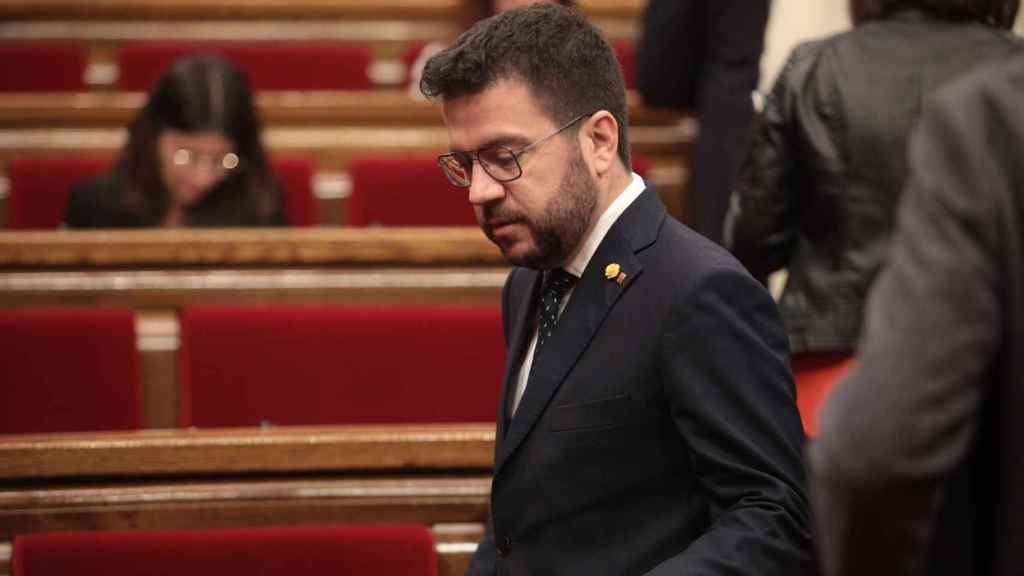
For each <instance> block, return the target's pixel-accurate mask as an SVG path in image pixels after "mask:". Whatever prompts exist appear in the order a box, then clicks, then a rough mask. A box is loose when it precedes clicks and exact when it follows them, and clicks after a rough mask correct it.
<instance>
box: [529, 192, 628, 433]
mask: <svg viewBox="0 0 1024 576" xmlns="http://www.w3.org/2000/svg"><path fill="white" fill-rule="evenodd" d="M646 188H647V185H646V184H645V183H644V180H643V178H641V177H640V176H638V175H637V174H635V173H634V174H633V179H632V181H631V182H630V183H629V186H627V187H626V189H625V190H624V191H623V192H622V194H619V196H618V198H616V199H615V200H614V201H613V202H612V203H611V204H610V205H609V206H608V208H607V209H605V211H604V213H603V214H601V217H600V218H598V219H597V222H596V223H595V224H594V226H593V228H591V229H590V232H589V233H587V235H586V237H584V239H583V242H580V245H579V247H578V248H577V249H576V252H575V254H574V255H573V256H571V257H570V258H569V261H568V262H567V263H565V264H564V265H563V266H562V267H563V268H564V269H565V271H566V272H568V273H570V274H572V275H573V276H575V277H576V278H577V279H579V278H580V277H581V276H583V271H584V270H585V269H586V268H587V264H589V263H590V259H591V258H592V257H593V256H594V252H597V247H598V246H600V245H601V241H602V240H604V237H605V235H607V234H608V230H610V229H611V227H612V224H615V221H616V220H618V219H619V216H621V215H622V213H623V212H625V211H626V208H628V207H629V205H630V204H632V203H633V201H634V200H636V199H637V198H639V197H640V194H641V193H643V191H644V190H645V189H646ZM572 293H573V290H572V289H570V290H569V291H568V292H567V293H566V294H565V296H563V297H562V301H561V302H559V304H558V313H559V314H561V313H562V311H563V310H565V305H566V304H567V303H568V302H569V298H571V297H572ZM536 349H537V330H536V329H534V331H533V336H532V337H531V338H530V346H529V347H528V348H527V349H526V355H525V356H523V363H522V364H521V365H520V366H519V373H518V374H516V377H515V383H516V391H515V396H513V398H512V410H511V411H510V412H509V414H513V415H514V414H515V412H516V408H518V407H519V401H520V400H521V399H522V398H523V393H524V392H525V391H526V381H527V379H528V378H529V377H530V367H531V366H533V354H534V352H535V351H536Z"/></svg>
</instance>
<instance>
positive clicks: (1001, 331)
mask: <svg viewBox="0 0 1024 576" xmlns="http://www.w3.org/2000/svg"><path fill="white" fill-rule="evenodd" d="M1021 101H1024V57H1022V58H1018V59H1016V60H1015V61H1014V62H1013V63H1012V64H1010V65H1007V66H1000V67H994V68H992V69H990V70H986V71H984V72H982V73H980V74H978V75H972V76H971V77H970V78H967V79H964V80H963V81H961V82H957V83H956V84H955V85H954V86H951V87H950V88H949V89H948V90H945V91H943V92H942V94H941V95H940V96H939V97H937V98H936V99H935V100H934V101H933V102H932V103H931V104H930V105H929V108H928V110H927V111H926V113H925V115H924V118H923V120H922V122H921V126H920V129H919V131H918V132H917V133H916V135H915V137H914V143H913V146H912V148H911V153H910V175H909V183H908V187H907V192H906V198H905V199H904V200H903V203H902V205H901V207H900V211H899V227H898V230H897V233H896V236H895V238H894V240H893V246H892V256H891V261H890V263H889V265H888V267H887V268H886V269H885V270H884V271H883V272H882V274H881V275H880V277H879V280H878V283H877V285H876V286H875V288H874V289H873V290H872V293H871V299H870V304H869V306H868V316H867V318H866V324H865V333H864V340H863V343H862V345H861V347H860V348H859V350H858V365H857V367H856V369H855V370H854V371H853V372H852V373H851V376H850V377H849V378H848V379H847V380H845V381H844V382H843V383H842V384H840V385H839V386H838V387H837V388H836V390H835V393H834V394H833V395H832V397H831V398H830V400H829V402H828V404H826V406H825V409H824V410H822V428H821V434H820V436H819V438H818V440H817V441H816V442H815V443H814V444H813V445H812V446H811V449H810V463H811V480H812V487H813V491H812V492H813V494H814V497H813V499H812V500H813V503H814V504H815V505H816V506H817V509H816V510H815V517H816V521H817V525H818V534H819V539H818V544H819V549H820V551H821V556H822V559H823V562H824V567H825V568H826V570H825V572H826V574H828V575H829V576H840V575H847V574H849V575H860V574H871V575H886V574H931V575H946V574H948V575H950V576H953V575H956V576H964V575H973V576H982V575H1000V576H1002V575H1006V576H1009V575H1019V574H1021V573H1022V572H1021V570H1022V567H1024V461H1022V460H1021V457H1020V456H1021V454H1022V452H1024V444H1022V442H1024V386H1022V384H1024V171H1022V167H1024V117H1022V116H1021V114H1020V103H1021ZM929 544H930V548H929Z"/></svg>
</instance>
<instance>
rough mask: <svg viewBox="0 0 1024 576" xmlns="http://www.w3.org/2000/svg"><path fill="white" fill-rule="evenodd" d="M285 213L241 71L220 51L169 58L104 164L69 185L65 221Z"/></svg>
mask: <svg viewBox="0 0 1024 576" xmlns="http://www.w3.org/2000/svg"><path fill="white" fill-rule="evenodd" d="M284 223H285V216H284V201H283V192H282V188H281V186H280V185H279V184H278V182H277V180H276V179H275V177H274V175H273V174H272V172H271V170H270V168H269V166H268V163H267V158H266V153H265V152H264V150H263V146H262V144H261V142H260V122H259V119H258V117H257V115H256V111H255V109H254V106H253V98H252V94H251V92H250V90H249V86H248V82H247V80H246V78H245V76H244V74H243V73H242V72H241V71H240V70H239V69H238V68H237V67H236V66H235V65H233V64H232V63H230V62H229V61H227V60H225V59H223V58H219V57H214V56H195V57H189V58H184V59H182V60H179V61H177V62H176V63H175V64H174V65H173V66H172V67H171V68H170V70H169V71H168V72H167V73H166V74H164V76H163V77H161V78H160V80H158V81H157V83H156V85H155V86H154V87H153V89H152V91H151V92H150V94H149V97H148V100H147V102H146V105H145V107H144V108H143V109H142V110H141V111H140V112H139V114H138V115H137V116H136V118H135V120H134V121H133V123H132V125H131V127H130V128H129V134H128V140H127V142H126V143H125V145H124V148H123V149H122V150H121V153H120V156H119V157H118V159H117V160H116V162H115V164H114V167H113V168H112V169H111V171H110V172H108V173H106V174H103V175H101V176H99V177H98V178H96V179H94V180H91V181H88V182H84V183H82V184H79V185H78V186H76V187H75V188H74V189H73V190H72V192H71V198H70V201H69V204H68V210H67V217H66V224H67V226H68V227H70V228H126V227H129V228H130V227H153V226H156V227H159V226H166V227H174V226H267V225H283V224H284Z"/></svg>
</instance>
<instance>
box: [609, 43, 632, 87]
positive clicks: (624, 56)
mask: <svg viewBox="0 0 1024 576" xmlns="http://www.w3.org/2000/svg"><path fill="white" fill-rule="evenodd" d="M612 48H613V49H614V50H615V55H616V56H617V57H618V58H619V64H620V65H621V66H622V77H623V79H624V80H625V82H626V89H628V90H632V89H634V88H636V47H635V46H633V43H632V42H631V41H628V40H619V41H616V42H613V43H612Z"/></svg>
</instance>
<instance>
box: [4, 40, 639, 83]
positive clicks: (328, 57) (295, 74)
mask: <svg viewBox="0 0 1024 576" xmlns="http://www.w3.org/2000/svg"><path fill="white" fill-rule="evenodd" d="M423 46H424V43H414V44H412V45H410V46H409V47H408V48H406V49H405V50H404V51H403V53H402V54H401V55H400V57H399V61H401V62H402V63H403V67H404V69H403V70H402V73H401V75H400V78H401V80H402V84H403V85H405V84H408V80H409V78H410V74H409V67H410V66H412V65H413V62H415V60H416V57H417V55H418V53H419V51H420V50H421V49H422V48H423ZM615 50H616V55H617V56H618V57H619V60H620V62H622V67H623V73H624V76H625V78H626V85H627V87H629V88H633V87H634V86H635V70H634V69H635V65H634V62H633V60H634V54H633V47H632V45H631V44H629V43H627V42H621V41H620V42H616V43H615ZM200 53H201V54H219V55H221V56H224V57H226V58H228V59H230V60H232V61H234V62H236V63H238V65H239V66H241V67H242V68H243V69H244V70H245V71H246V73H247V75H248V77H249V82H250V85H251V87H252V89H253V90H254V91H257V92H262V91H281V90H293V91H309V90H370V89H372V88H374V86H375V82H374V79H373V78H372V77H371V76H372V64H373V54H372V53H371V50H370V48H369V47H368V46H365V45H359V44H353V43H350V42H338V41H333V42H332V41H326V40H324V41H298V40H293V41H288V42H267V41H259V42H258V41H249V42H242V41H213V40H207V41H183V40H179V41H170V40H167V41H147V42H126V43H123V44H122V45H120V46H119V47H118V48H117V50H116V52H115V55H114V62H113V66H114V70H115V71H116V73H115V75H116V80H115V81H114V82H113V83H112V84H113V87H114V88H115V89H116V90H120V91H137V92H147V91H149V89H150V88H151V87H152V86H153V84H154V83H155V81H156V80H157V79H158V78H159V77H160V76H161V75H162V74H163V73H164V72H165V71H166V70H167V69H168V68H169V67H170V65H171V64H172V63H173V62H174V61H175V60H177V59H179V58H181V57H184V56H188V55H191V54H200ZM89 59H90V56H89V49H88V47H87V46H86V45H85V44H83V43H74V42H59V41H11V40H8V41H2V42H0V68H3V69H4V74H3V76H0V92H40V91H85V90H88V89H89V87H90V86H89V82H87V73H88V67H89V64H90V63H89Z"/></svg>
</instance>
